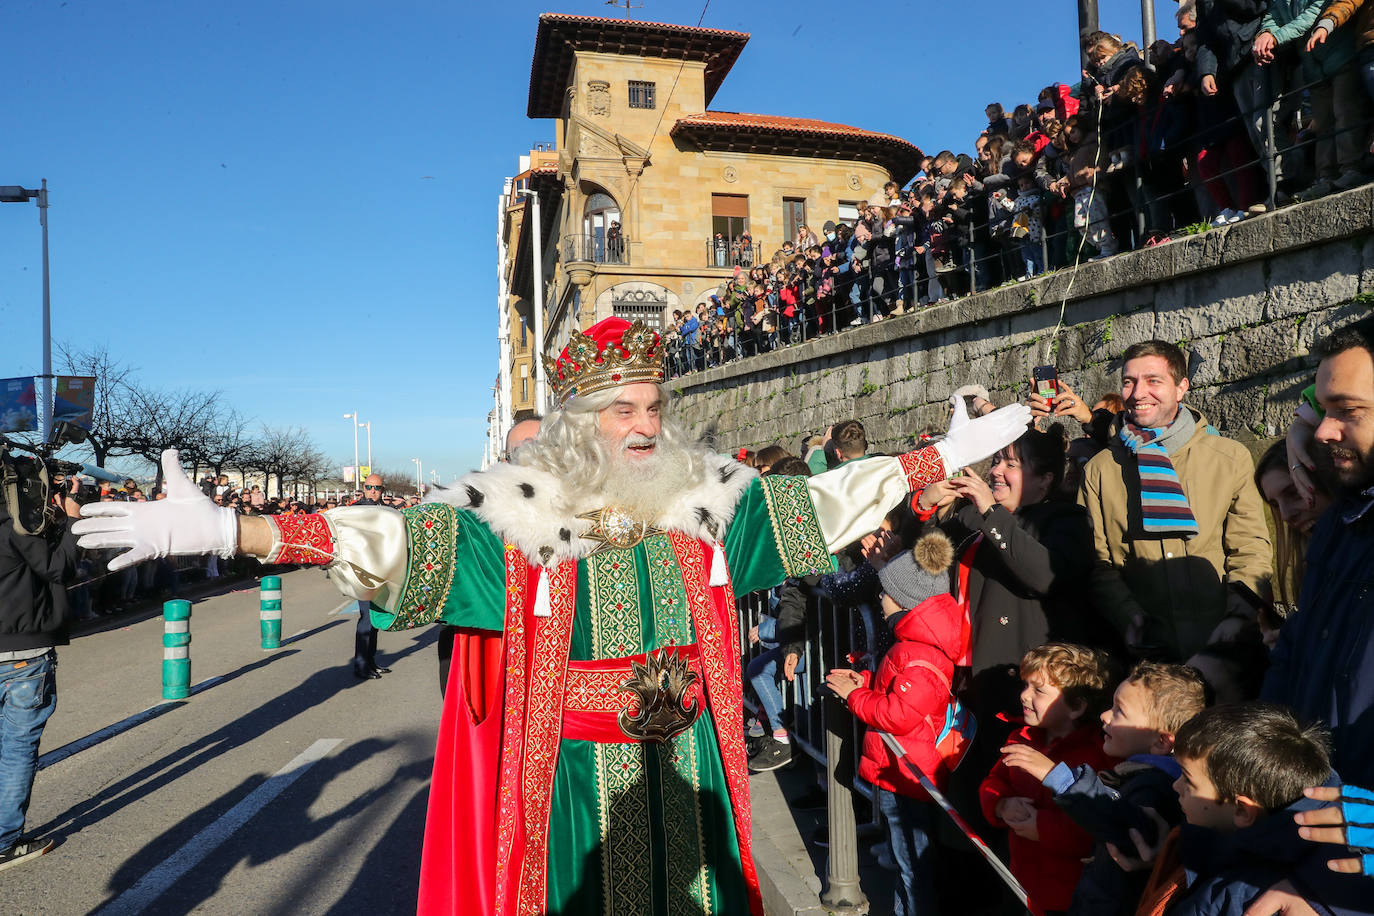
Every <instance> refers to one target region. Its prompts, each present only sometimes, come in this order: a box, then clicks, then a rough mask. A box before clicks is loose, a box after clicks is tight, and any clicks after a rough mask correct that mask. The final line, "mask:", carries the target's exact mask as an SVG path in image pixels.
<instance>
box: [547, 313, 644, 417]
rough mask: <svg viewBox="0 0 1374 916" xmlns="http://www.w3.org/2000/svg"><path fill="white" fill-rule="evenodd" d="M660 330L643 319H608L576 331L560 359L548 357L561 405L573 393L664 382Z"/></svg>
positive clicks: (555, 390)
mask: <svg viewBox="0 0 1374 916" xmlns="http://www.w3.org/2000/svg"><path fill="white" fill-rule="evenodd" d="M659 343H660V339H659V336H658V332H657V331H655V330H654V329H653V328H650V327H649V326H648V325H646V324H645V323H644V322H642V321H635V322H633V323H629V322H626V320H625V319H624V318H607V319H605V320H604V321H599V322H597V323H596V324H594V325H592V326H591V327H590V328H588V329H587V333H584V332H582V331H573V335H572V339H571V340H569V341H568V345H567V346H566V347H564V348H563V352H562V353H561V354H560V355H559V357H558V359H557V360H551V359H549V358H548V357H547V356H544V357H542V358H543V360H544V370H545V373H546V374H547V375H548V378H549V384H551V385H553V393H554V398H555V399H556V400H557V401H558V403H559V405H560V406H561V405H563V404H565V403H567V400H568V398H570V397H572V396H573V395H574V394H579V395H582V394H591V393H592V392H593V391H601V390H602V389H605V388H618V387H619V386H621V385H633V384H635V383H636V382H651V383H654V384H658V383H660V382H662V381H663V379H664V377H665V373H664V371H663V355H662V352H661V350H660V349H659Z"/></svg>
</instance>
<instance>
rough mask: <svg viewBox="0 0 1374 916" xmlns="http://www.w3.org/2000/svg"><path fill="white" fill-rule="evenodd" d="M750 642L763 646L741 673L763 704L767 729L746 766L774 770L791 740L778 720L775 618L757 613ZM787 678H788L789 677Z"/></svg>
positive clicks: (801, 666)
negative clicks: (759, 653) (756, 620)
mask: <svg viewBox="0 0 1374 916" xmlns="http://www.w3.org/2000/svg"><path fill="white" fill-rule="evenodd" d="M749 640H750V642H757V643H758V644H759V645H761V646H763V648H764V651H763V653H762V654H761V655H759V656H758V657H756V658H754V659H753V660H752V661H750V662H749V667H748V668H747V669H746V670H745V677H746V678H747V679H748V681H749V683H750V684H751V685H753V688H754V693H755V694H757V695H758V698H759V705H761V706H762V707H763V717H764V720H765V722H766V727H767V729H768V731H767V732H766V735H765V740H764V741H763V742H762V744H761V745H760V748H759V750H758V751H756V752H755V753H754V755H753V756H752V757H750V758H749V769H750V770H752V771H753V772H755V773H762V772H765V771H767V770H776V769H777V768H778V767H781V766H785V765H786V764H788V763H789V762H791V760H792V742H791V739H790V738H789V737H788V734H787V729H786V728H784V727H783V724H782V691H781V690H780V689H779V687H778V677H779V676H780V675H781V674H782V665H783V649H782V646H781V645H779V643H778V641H777V640H778V621H777V618H776V617H770V616H769V615H767V614H763V615H760V617H759V622H758V626H756V627H754V628H753V629H752V630H750V631H749ZM805 667H806V662H805V660H804V659H803V660H799V661H798V662H797V663H796V667H795V669H794V673H795V672H796V671H804V670H805ZM789 680H790V678H789Z"/></svg>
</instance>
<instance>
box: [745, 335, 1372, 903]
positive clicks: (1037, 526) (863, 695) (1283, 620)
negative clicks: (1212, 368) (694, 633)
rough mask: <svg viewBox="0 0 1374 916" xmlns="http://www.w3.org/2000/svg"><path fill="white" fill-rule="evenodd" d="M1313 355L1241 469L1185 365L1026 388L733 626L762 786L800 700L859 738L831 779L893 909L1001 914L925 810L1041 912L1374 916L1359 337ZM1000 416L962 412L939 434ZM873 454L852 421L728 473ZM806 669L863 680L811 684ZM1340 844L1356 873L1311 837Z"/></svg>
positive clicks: (809, 722) (1367, 385)
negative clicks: (991, 441)
mask: <svg viewBox="0 0 1374 916" xmlns="http://www.w3.org/2000/svg"><path fill="white" fill-rule="evenodd" d="M1314 353H1315V355H1316V356H1317V357H1318V358H1319V360H1320V362H1319V366H1318V369H1317V374H1316V384H1315V385H1314V386H1313V387H1311V388H1309V389H1308V390H1307V391H1306V392H1304V395H1303V403H1302V407H1301V408H1300V409H1299V411H1298V413H1297V416H1296V417H1295V419H1294V421H1293V425H1292V428H1291V430H1290V432H1289V436H1288V438H1287V439H1286V440H1279V441H1277V442H1274V443H1273V444H1272V445H1270V446H1269V448H1267V449H1266V450H1265V451H1264V452H1263V454H1262V456H1261V457H1260V459H1259V460H1258V461H1255V460H1253V459H1252V458H1251V454H1250V452H1249V451H1248V450H1247V448H1246V447H1245V446H1243V445H1241V444H1240V443H1238V442H1235V441H1233V440H1230V439H1227V438H1225V437H1223V436H1222V435H1220V434H1219V433H1218V432H1217V431H1216V430H1215V429H1214V428H1212V427H1211V426H1210V424H1209V423H1208V421H1207V418H1206V417H1205V416H1204V415H1203V414H1202V413H1201V412H1200V411H1199V410H1197V409H1195V408H1193V407H1191V406H1190V405H1189V403H1188V400H1187V393H1188V387H1189V383H1188V378H1187V365H1188V361H1187V354H1185V353H1184V352H1183V351H1182V350H1181V349H1180V348H1179V347H1178V346H1176V345H1174V344H1171V343H1168V342H1165V341H1158V340H1155V341H1148V342H1145V343H1142V344H1137V345H1135V346H1132V347H1131V348H1129V349H1128V350H1127V351H1126V353H1125V355H1124V361H1123V367H1122V375H1121V388H1120V391H1119V392H1116V391H1112V392H1101V393H1099V394H1100V396H1099V397H1098V398H1097V399H1096V400H1095V401H1094V400H1092V399H1089V398H1085V397H1083V396H1081V395H1080V394H1079V393H1078V392H1075V391H1074V390H1073V389H1072V388H1071V387H1070V386H1068V385H1067V384H1065V383H1064V382H1063V381H1062V380H1056V381H1055V383H1054V384H1053V386H1052V387H1050V388H1049V389H1047V390H1048V391H1052V392H1053V396H1052V397H1046V396H1042V395H1041V394H1038V393H1036V392H1035V390H1032V392H1031V393H1030V394H1029V395H1028V396H1027V401H1026V403H1027V405H1028V406H1029V407H1030V409H1031V413H1032V415H1033V416H1034V417H1036V420H1035V422H1034V423H1033V424H1032V426H1030V427H1029V428H1027V430H1026V432H1025V433H1024V434H1023V435H1022V436H1021V437H1020V438H1019V439H1017V441H1016V442H1014V443H1013V444H1012V445H1011V446H1009V447H1007V448H1006V449H1004V450H1003V451H1002V452H1000V453H998V454H997V455H995V456H994V457H993V458H992V459H991V460H990V464H989V465H988V466H986V467H981V466H980V467H977V468H965V469H962V472H961V473H959V474H956V475H955V476H951V477H950V478H948V479H946V480H942V481H939V482H937V483H934V484H931V485H929V486H927V487H926V488H925V489H924V490H922V491H920V492H918V493H916V494H913V496H912V498H911V500H910V502H909V503H908V504H904V505H902V506H900V507H899V508H898V509H897V510H895V511H894V512H893V513H891V514H890V515H889V516H888V518H887V520H886V521H885V522H884V525H883V527H882V529H880V530H879V531H876V532H873V533H872V534H870V535H869V536H868V537H866V538H864V539H862V540H861V541H860V542H858V543H856V544H854V545H852V546H851V547H850V549H849V550H847V551H846V552H845V553H844V554H843V555H841V556H840V557H839V558H838V560H839V565H838V567H837V569H836V570H835V571H834V572H832V573H829V574H826V575H822V576H812V577H808V578H806V579H791V580H788V582H787V583H786V584H785V585H784V586H782V587H781V588H780V589H778V590H776V591H775V593H772V594H769V595H766V596H760V598H759V599H758V600H755V601H753V602H752V603H750V602H744V603H742V606H750V607H753V608H754V609H755V611H754V612H752V613H754V614H756V615H758V616H755V617H754V619H751V620H748V621H745V622H744V624H745V629H746V631H747V632H748V636H749V640H750V642H751V643H755V644H757V646H758V648H756V649H751V651H750V657H749V658H748V659H747V661H746V682H747V683H748V684H749V685H751V687H752V690H753V694H754V696H755V697H756V698H757V701H758V702H757V707H756V708H757V709H758V718H757V720H756V721H755V722H754V723H753V725H752V727H751V729H750V732H749V739H748V740H749V741H750V748H751V757H750V768H751V769H752V770H754V771H756V772H761V771H767V770H772V769H776V768H779V767H782V766H787V765H789V764H794V762H796V763H798V764H799V763H800V761H801V760H803V759H804V758H803V757H802V756H801V755H795V754H794V753H793V748H794V746H795V742H796V741H797V740H801V739H800V738H799V737H798V733H797V731H796V730H797V729H799V728H800V729H802V730H803V731H802V733H801V734H803V735H805V734H806V730H807V729H811V728H814V718H813V716H814V713H815V712H816V711H817V709H818V707H817V706H816V703H817V700H816V699H815V698H819V697H823V696H826V695H831V696H834V697H837V698H838V699H839V700H840V701H841V702H843V703H844V704H846V705H847V707H848V709H849V711H850V713H851V714H852V715H853V717H854V719H856V720H857V721H858V722H859V723H861V724H862V726H864V728H865V729H866V734H865V737H864V738H863V739H862V740H861V741H860V742H858V745H857V746H855V747H851V748H849V750H848V753H850V754H853V755H854V757H856V758H858V763H857V767H850V766H849V765H847V764H844V765H840V766H839V767H838V769H839V770H840V771H845V772H849V771H852V770H854V769H856V770H857V773H858V777H859V779H860V780H861V781H865V782H866V783H867V784H868V788H870V789H871V791H872V796H873V799H874V805H873V809H874V811H875V814H874V819H875V822H879V823H882V824H883V825H884V830H885V834H886V836H885V841H884V842H883V843H882V844H880V846H881V848H880V849H879V850H877V854H878V856H879V861H880V862H883V863H885V865H886V866H887V867H888V868H890V869H891V870H892V871H895V872H896V873H897V874H896V876H895V877H894V878H893V880H892V885H893V891H892V892H893V896H894V898H895V901H894V906H895V912H897V913H902V914H911V913H926V912H989V913H991V912H1009V910H1006V909H1001V908H1002V907H1005V906H1006V905H1007V904H1008V901H1007V899H1004V895H999V893H998V892H997V883H996V882H994V881H991V880H989V877H990V875H989V873H988V872H987V871H986V865H985V864H984V863H982V862H981V861H980V860H978V859H976V858H970V857H968V856H967V854H966V852H967V850H966V848H961V847H960V846H959V844H955V843H950V842H946V840H947V838H948V833H949V832H948V830H941V829H939V823H940V821H941V819H942V817H943V816H942V815H941V814H940V812H939V810H938V809H937V808H936V807H935V805H934V804H933V802H932V799H931V796H930V795H929V794H928V793H927V791H926V787H927V786H928V785H935V786H938V787H939V789H940V790H941V792H942V793H943V794H944V795H945V796H947V797H948V799H949V801H950V802H951V803H952V804H953V805H954V806H955V808H956V809H958V810H959V811H960V813H961V814H962V816H963V819H964V820H965V821H966V822H967V823H968V824H970V825H972V826H973V829H974V830H975V831H976V832H977V833H979V834H980V835H981V836H982V837H983V838H984V839H986V840H987V841H988V842H989V843H990V845H991V846H992V847H993V849H994V850H996V851H997V853H998V854H999V855H1000V856H1001V857H1002V858H1003V860H1004V861H1006V862H1008V863H1009V867H1010V870H1011V872H1012V874H1014V875H1015V877H1016V878H1017V880H1018V881H1019V882H1020V884H1021V885H1022V886H1023V887H1024V889H1025V891H1026V892H1027V894H1028V895H1029V898H1030V900H1031V903H1032V911H1033V912H1049V913H1058V912H1067V913H1075V914H1113V916H1115V914H1126V916H1129V914H1136V913H1148V914H1152V916H1153V914H1164V913H1169V914H1190V916H1191V914H1228V916H1242V912H1244V913H1247V914H1250V916H1256V914H1259V913H1261V912H1262V913H1264V914H1271V913H1274V912H1275V911H1277V910H1279V909H1280V908H1281V907H1283V908H1285V909H1284V912H1287V913H1292V914H1300V913H1301V914H1307V913H1311V912H1314V911H1315V912H1317V913H1342V912H1346V913H1351V912H1365V913H1368V912H1374V877H1370V875H1371V872H1374V858H1370V857H1366V859H1365V860H1364V862H1363V869H1364V871H1365V877H1363V878H1359V877H1346V876H1343V875H1338V874H1336V872H1337V871H1357V872H1358V871H1360V870H1361V867H1362V866H1361V860H1360V859H1359V857H1358V855H1359V854H1360V853H1361V852H1369V851H1370V850H1368V849H1366V848H1363V847H1367V846H1368V845H1369V842H1368V830H1367V829H1366V830H1363V832H1360V831H1359V830H1358V829H1357V827H1356V823H1357V821H1356V820H1353V819H1352V818H1356V817H1359V818H1363V820H1360V821H1358V823H1362V824H1367V823H1369V820H1370V818H1369V813H1370V809H1369V804H1368V801H1369V796H1368V795H1367V793H1361V792H1360V791H1359V790H1356V789H1353V788H1350V787H1349V786H1347V787H1346V788H1344V789H1342V788H1340V787H1341V785H1342V782H1343V781H1345V782H1349V783H1351V784H1355V785H1362V786H1366V787H1368V786H1374V756H1371V754H1370V749H1371V748H1374V635H1371V632H1370V628H1369V625H1368V621H1369V620H1370V619H1371V617H1370V612H1371V608H1374V605H1371V601H1374V597H1371V596H1372V595H1374V590H1371V588H1370V583H1371V580H1370V574H1371V570H1374V529H1371V527H1370V526H1371V524H1374V512H1372V511H1371V509H1374V425H1372V424H1374V421H1371V420H1370V419H1369V418H1370V417H1371V416H1374V319H1366V320H1364V321H1362V322H1359V323H1357V324H1355V325H1351V326H1349V327H1347V328H1345V329H1342V330H1338V331H1336V332H1334V333H1332V334H1331V335H1329V336H1328V337H1327V338H1326V339H1325V340H1322V341H1319V343H1318V345H1317V346H1316V347H1315V348H1314ZM993 409H995V405H994V404H992V403H991V402H990V400H989V397H988V392H987V391H986V390H984V389H982V388H980V387H978V386H968V387H966V388H962V389H959V390H958V391H956V392H955V393H954V394H953V395H952V397H951V420H950V426H951V428H953V427H954V426H955V425H956V424H962V423H965V422H969V419H968V418H969V416H975V417H976V416H978V415H981V414H984V413H988V412H990V411H992V410H993ZM937 438H938V437H937ZM927 441H929V440H927ZM868 445H869V444H868V441H867V437H866V432H865V430H864V428H863V426H862V424H861V423H859V422H858V421H856V420H852V419H851V420H844V421H842V422H839V423H836V424H835V425H834V426H832V427H831V428H829V429H827V430H826V431H825V432H824V433H821V434H818V435H816V436H814V437H809V438H807V439H806V440H805V441H803V442H801V443H799V444H798V448H797V450H796V452H797V453H796V454H794V453H793V452H792V451H790V450H789V449H788V448H787V447H784V446H782V445H771V446H769V447H767V448H764V449H761V450H759V451H757V452H751V451H745V450H741V452H740V456H739V457H740V458H741V460H743V461H745V462H746V463H749V464H751V465H753V466H755V467H757V468H758V470H759V471H760V472H761V473H763V474H765V475H767V474H787V475H810V474H812V473H817V472H821V471H825V470H829V469H833V468H836V467H839V466H842V465H845V464H849V463H852V462H861V461H865V460H868V459H870V458H872V457H873V456H872V454H871V453H870V449H869V447H868ZM1266 506H1267V511H1268V514H1269V518H1268V519H1266V517H1265V514H1266V508H1265V507H1266ZM1271 527H1272V528H1273V530H1275V531H1276V533H1277V539H1276V541H1275V540H1274V539H1271V535H1270V529H1271ZM1275 543H1276V544H1277V549H1275ZM1309 543H1310V545H1311V549H1310V550H1306V551H1304V548H1305V547H1306V546H1307V545H1308V544H1309ZM826 601H828V602H831V603H832V604H833V605H835V606H840V605H843V606H847V607H850V608H854V609H855V612H854V613H852V614H849V615H841V614H834V613H831V614H829V615H827V614H823V613H821V612H820V610H819V609H820V608H821V606H822V603H823V602H826ZM825 627H830V628H834V629H836V630H837V631H838V630H849V629H850V628H851V627H855V628H857V630H858V632H825V631H824V628H825ZM832 644H838V645H839V646H840V649H839V650H838V652H833V653H829V654H824V653H825V652H826V651H827V650H822V649H821V648H820V647H821V646H822V645H827V646H828V645H832ZM846 646H847V647H848V649H847V650H846V648H845V647H846ZM823 654H824V657H825V658H828V659H830V660H831V661H832V664H833V663H835V662H839V663H840V664H841V665H844V660H845V658H848V659H849V660H850V661H852V662H854V664H853V665H852V666H843V667H838V668H832V670H829V671H818V670H811V671H808V664H809V665H810V667H811V668H815V667H818V664H817V663H818V662H820V661H821V660H822V655H823ZM788 682H792V683H793V685H794V686H793V688H792V689H790V690H788V689H786V688H787V683H788ZM788 695H790V699H789V698H788ZM832 702H833V701H832ZM970 716H971V723H976V724H970V719H969V717H970ZM826 727H827V728H828V727H829V726H826ZM810 737H812V738H813V739H814V733H812V734H811V736H810ZM823 744H824V743H823V742H821V745H822V746H823ZM813 746H814V745H813ZM813 753H814V752H813ZM923 779H924V780H926V782H922V780H923ZM1352 812H1354V813H1352ZM1360 812H1363V813H1360ZM1342 818H1345V819H1347V820H1348V821H1349V823H1350V832H1349V833H1348V834H1343V833H1338V834H1337V837H1338V842H1339V843H1340V844H1343V843H1346V842H1349V843H1350V848H1351V850H1353V851H1347V852H1343V851H1342V850H1341V849H1337V848H1336V847H1334V846H1325V845H1318V844H1314V843H1311V842H1308V841H1307V840H1310V839H1312V838H1313V837H1319V836H1321V834H1320V833H1318V834H1311V833H1309V834H1304V835H1301V836H1300V834H1299V832H1298V831H1299V825H1300V824H1309V825H1311V824H1318V823H1335V824H1339V823H1340V822H1341V819H1342ZM1358 837H1364V839H1363V840H1360V839H1357V838H1358ZM822 838H824V833H822ZM942 838H943V839H942ZM1328 860H1332V861H1334V862H1336V863H1338V864H1336V865H1332V866H1331V867H1330V868H1328V865H1327V863H1328ZM868 890H869V893H870V896H871V895H873V894H875V893H882V892H885V891H886V890H887V889H886V888H882V889H880V888H876V887H870V888H868ZM1261 894H1267V895H1268V896H1267V897H1266V898H1265V900H1264V902H1263V904H1256V899H1257V898H1258V897H1259V896H1260V895H1261ZM1252 904H1255V905H1256V906H1257V907H1258V908H1256V909H1247V907H1251V905H1252ZM1266 904H1272V906H1269V908H1265V905H1266ZM1308 906H1310V907H1311V908H1310V909H1309V908H1307V907H1308ZM955 907H957V909H956V908H955ZM1288 907H1292V908H1291V909H1289V908H1288Z"/></svg>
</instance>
